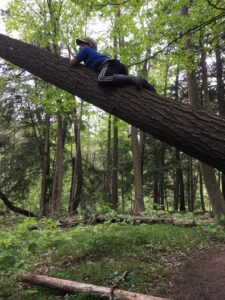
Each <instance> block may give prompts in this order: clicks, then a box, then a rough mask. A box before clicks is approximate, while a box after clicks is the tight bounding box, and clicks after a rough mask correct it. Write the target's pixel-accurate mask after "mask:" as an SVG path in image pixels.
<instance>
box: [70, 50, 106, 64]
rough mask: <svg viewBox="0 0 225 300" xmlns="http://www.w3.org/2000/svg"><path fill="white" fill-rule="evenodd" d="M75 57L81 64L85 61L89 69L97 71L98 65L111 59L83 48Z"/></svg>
mask: <svg viewBox="0 0 225 300" xmlns="http://www.w3.org/2000/svg"><path fill="white" fill-rule="evenodd" d="M75 57H76V59H77V60H79V62H81V61H83V62H84V63H85V65H86V66H87V67H89V68H92V69H95V67H96V66H97V65H99V64H100V63H102V62H103V61H105V60H106V59H109V57H108V56H104V55H102V54H100V53H98V52H97V51H95V50H94V49H93V48H90V47H87V48H82V49H81V50H80V52H79V53H78V54H77V55H76V56H75Z"/></svg>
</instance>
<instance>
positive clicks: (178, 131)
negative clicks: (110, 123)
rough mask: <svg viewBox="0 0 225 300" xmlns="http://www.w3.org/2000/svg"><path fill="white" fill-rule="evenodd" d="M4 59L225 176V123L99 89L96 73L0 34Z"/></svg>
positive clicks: (164, 102)
mask: <svg viewBox="0 0 225 300" xmlns="http://www.w3.org/2000/svg"><path fill="white" fill-rule="evenodd" d="M0 57H2V58H4V59H6V60H8V61H10V62H11V63H13V64H15V65H17V66H19V67H21V68H23V69H25V70H27V71H29V72H30V73H32V74H34V75H36V76H38V77H40V78H41V79H43V80H44V81H46V82H49V83H51V84H54V85H55V86H57V87H59V88H61V89H63V90H65V91H68V92H70V93H72V94H74V95H76V96H78V97H80V98H83V99H85V101H88V102H90V103H92V104H93V105H95V106H97V107H99V108H101V109H103V110H105V111H107V112H109V113H111V114H113V115H115V116H117V117H119V118H121V119H123V120H124V121H126V122H127V123H129V124H131V125H133V126H135V127H137V128H140V129H141V130H143V131H145V132H147V133H150V134H151V135H153V136H155V137H156V138H158V139H160V140H161V141H163V142H166V143H168V144H169V145H172V146H175V147H176V148H178V149H180V150H181V151H183V152H185V153H187V154H189V155H190V156H193V157H195V158H198V159H199V160H201V161H204V162H205V163H207V164H209V165H211V166H213V167H216V168H218V169H219V170H221V171H225V139H224V135H225V120H223V119H222V118H221V117H219V116H216V115H214V114H211V113H208V112H203V111H201V110H199V109H195V108H193V107H189V106H188V105H184V104H180V103H176V102H175V101H170V100H169V99H167V98H165V97H162V96H159V95H156V94H152V93H151V92H149V91H148V90H142V91H141V92H139V91H137V90H136V88H135V87H133V86H131V87H121V88H100V87H98V86H97V75H98V74H97V73H96V72H94V71H92V70H90V69H88V68H86V67H85V66H82V65H80V66H77V67H75V68H72V67H71V66H70V65H69V61H68V60H67V59H65V58H61V57H58V56H54V55H53V54H51V53H48V52H47V51H45V50H43V49H40V48H38V47H36V46H33V45H30V44H27V43H24V42H21V41H18V40H16V39H12V38H9V37H7V36H4V35H2V34H0Z"/></svg>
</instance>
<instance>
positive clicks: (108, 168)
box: [104, 114, 112, 203]
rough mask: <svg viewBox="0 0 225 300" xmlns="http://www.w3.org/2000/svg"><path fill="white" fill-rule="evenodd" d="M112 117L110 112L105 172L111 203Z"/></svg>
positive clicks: (108, 197)
mask: <svg viewBox="0 0 225 300" xmlns="http://www.w3.org/2000/svg"><path fill="white" fill-rule="evenodd" d="M111 118H112V116H111V115H110V114H109V116H108V135H107V154H106V172H105V186H104V190H105V191H104V194H105V197H106V200H107V202H108V203H110V199H111V192H112V184H111V165H112V157H111Z"/></svg>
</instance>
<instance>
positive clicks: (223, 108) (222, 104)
mask: <svg viewBox="0 0 225 300" xmlns="http://www.w3.org/2000/svg"><path fill="white" fill-rule="evenodd" d="M216 93H217V100H218V106H219V115H220V116H221V117H223V118H225V96H224V94H225V91H224V83H223V63H222V57H221V49H220V46H219V45H218V46H217V49H216ZM222 194H223V198H224V199H225V174H224V172H222Z"/></svg>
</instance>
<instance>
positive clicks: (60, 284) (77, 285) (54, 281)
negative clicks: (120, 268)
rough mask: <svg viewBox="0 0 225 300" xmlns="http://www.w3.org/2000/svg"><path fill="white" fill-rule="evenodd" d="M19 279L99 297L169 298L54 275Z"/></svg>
mask: <svg viewBox="0 0 225 300" xmlns="http://www.w3.org/2000/svg"><path fill="white" fill-rule="evenodd" d="M19 280H20V281H22V282H27V283H31V284H35V285H38V286H45V287H49V288H53V289H57V290H60V291H64V292H69V293H72V294H74V293H77V292H81V293H87V294H91V295H100V296H101V297H110V299H111V298H114V296H115V297H116V299H121V300H137V299H138V300H169V299H165V298H161V297H154V296H150V295H144V294H140V293H133V292H129V291H123V290H119V289H115V290H114V291H113V292H112V289H111V288H107V287H103V286H97V285H92V284H87V283H81V282H76V281H71V280H65V279H59V278H54V277H48V276H42V275H21V276H20V277H19Z"/></svg>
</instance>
